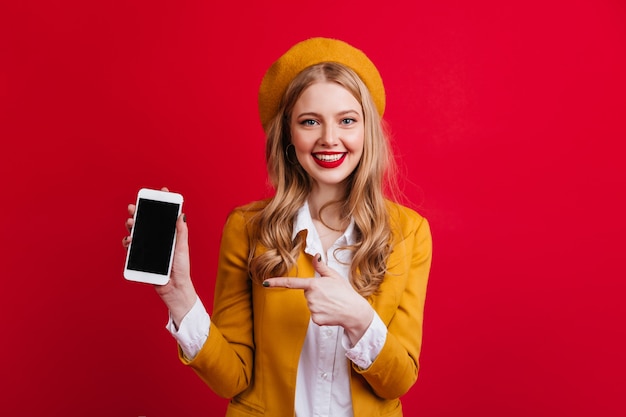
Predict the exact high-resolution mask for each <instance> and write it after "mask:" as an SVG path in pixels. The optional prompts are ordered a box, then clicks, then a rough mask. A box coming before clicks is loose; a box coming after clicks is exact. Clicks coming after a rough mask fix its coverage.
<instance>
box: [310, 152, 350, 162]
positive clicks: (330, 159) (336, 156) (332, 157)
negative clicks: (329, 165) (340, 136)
mask: <svg viewBox="0 0 626 417" xmlns="http://www.w3.org/2000/svg"><path fill="white" fill-rule="evenodd" d="M313 156H314V157H316V158H317V159H319V160H320V161H324V162H335V161H338V160H340V159H341V157H342V156H343V154H342V153H337V154H334V155H322V154H314V155H313Z"/></svg>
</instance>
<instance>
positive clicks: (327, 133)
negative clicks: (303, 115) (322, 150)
mask: <svg viewBox="0 0 626 417" xmlns="http://www.w3.org/2000/svg"><path fill="white" fill-rule="evenodd" d="M320 143H321V144H322V146H337V145H338V144H339V138H338V137H337V131H336V129H335V127H334V126H333V125H332V123H328V124H326V125H325V126H324V128H323V129H322V136H321V137H320Z"/></svg>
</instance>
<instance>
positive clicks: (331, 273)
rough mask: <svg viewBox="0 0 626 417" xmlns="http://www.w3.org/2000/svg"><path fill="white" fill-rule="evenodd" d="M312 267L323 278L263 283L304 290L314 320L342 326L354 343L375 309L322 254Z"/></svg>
mask: <svg viewBox="0 0 626 417" xmlns="http://www.w3.org/2000/svg"><path fill="white" fill-rule="evenodd" d="M313 267H314V268H315V270H316V271H317V273H318V274H320V278H317V279H302V278H291V277H277V278H268V279H266V280H265V281H264V282H263V285H264V286H266V287H270V288H291V289H300V290H304V296H305V297H306V300H307V303H308V306H309V310H310V311H311V320H313V322H314V323H315V324H317V325H319V326H341V327H343V328H344V330H345V332H346V334H347V336H348V337H349V338H350V342H351V343H352V345H355V344H356V343H357V342H358V341H359V339H361V337H362V336H363V334H364V333H365V331H366V330H367V328H368V327H369V325H370V324H371V322H372V320H373V318H374V309H373V308H372V306H370V304H369V303H368V302H367V300H366V299H365V298H363V297H362V296H361V295H360V294H359V293H357V292H356V290H355V289H354V288H353V287H352V285H350V282H349V281H348V280H347V279H345V278H343V277H341V276H340V275H339V274H338V273H337V272H336V271H335V270H333V269H331V268H329V267H328V266H327V265H326V264H325V263H323V262H322V261H321V256H320V255H316V256H315V257H314V259H313Z"/></svg>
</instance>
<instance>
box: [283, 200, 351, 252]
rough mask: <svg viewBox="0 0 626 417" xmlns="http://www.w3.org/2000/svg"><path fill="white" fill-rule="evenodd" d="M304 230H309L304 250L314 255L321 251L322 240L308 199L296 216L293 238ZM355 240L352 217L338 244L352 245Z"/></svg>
mask: <svg viewBox="0 0 626 417" xmlns="http://www.w3.org/2000/svg"><path fill="white" fill-rule="evenodd" d="M303 230H306V231H307V232H308V233H307V236H306V248H305V250H304V251H305V252H306V253H308V254H309V255H312V256H314V255H315V254H316V253H321V252H322V248H321V242H320V238H319V236H318V234H317V229H315V225H314V224H313V219H312V218H311V211H310V210H309V202H308V201H305V202H304V204H303V205H302V207H300V209H299V210H298V212H297V213H296V218H295V220H294V223H293V234H292V239H295V237H296V235H297V234H298V233H300V232H302V231H303ZM355 242H356V230H355V224H354V218H351V219H350V223H349V224H348V227H346V230H345V231H344V232H343V235H341V237H340V238H339V239H338V240H337V244H338V245H339V246H350V245H353V244H354V243H355Z"/></svg>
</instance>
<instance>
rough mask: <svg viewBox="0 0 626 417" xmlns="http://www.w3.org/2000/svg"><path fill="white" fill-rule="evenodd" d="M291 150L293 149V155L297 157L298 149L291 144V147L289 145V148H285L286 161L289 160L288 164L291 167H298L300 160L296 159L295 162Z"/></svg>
mask: <svg viewBox="0 0 626 417" xmlns="http://www.w3.org/2000/svg"><path fill="white" fill-rule="evenodd" d="M289 148H291V149H293V155H294V156H295V155H296V147H295V146H293V143H290V144H289V145H287V147H286V148H285V159H286V160H287V162H289V163H290V164H291V165H297V164H298V160H297V159H296V160H295V161H293V160H292V159H291V157H290V155H289Z"/></svg>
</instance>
